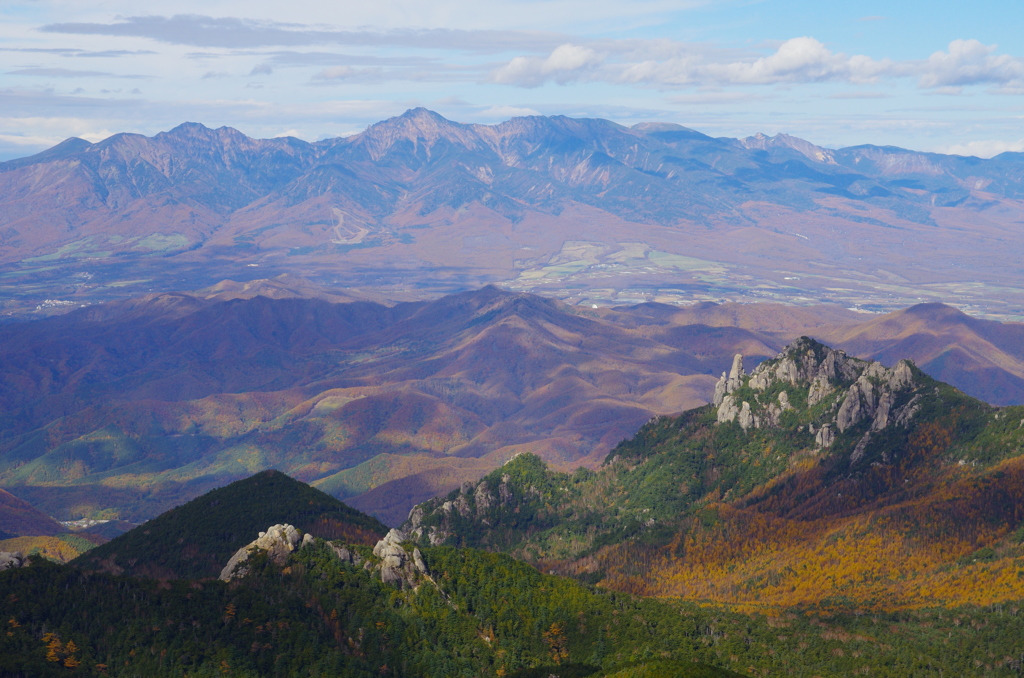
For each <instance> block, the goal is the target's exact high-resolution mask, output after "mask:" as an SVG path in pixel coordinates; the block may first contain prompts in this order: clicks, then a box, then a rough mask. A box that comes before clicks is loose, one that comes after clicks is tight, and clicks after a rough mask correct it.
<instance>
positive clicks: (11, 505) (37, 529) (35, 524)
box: [0, 490, 67, 539]
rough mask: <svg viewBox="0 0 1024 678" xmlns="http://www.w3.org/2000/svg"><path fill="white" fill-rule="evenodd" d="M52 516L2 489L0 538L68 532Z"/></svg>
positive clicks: (0, 497)
mask: <svg viewBox="0 0 1024 678" xmlns="http://www.w3.org/2000/svg"><path fill="white" fill-rule="evenodd" d="M66 531H67V530H65V529H64V526H63V525H61V524H60V523H58V522H57V521H56V520H54V519H53V518H51V517H50V516H48V515H46V514H45V513H42V512H40V511H37V510H36V509H34V508H32V505H31V504H29V503H28V502H27V501H23V500H21V499H18V498H17V497H15V496H14V495H13V494H11V493H10V492H8V491H6V490H0V539H9V538H11V537H22V536H52V535H55V534H60V533H61V532H66Z"/></svg>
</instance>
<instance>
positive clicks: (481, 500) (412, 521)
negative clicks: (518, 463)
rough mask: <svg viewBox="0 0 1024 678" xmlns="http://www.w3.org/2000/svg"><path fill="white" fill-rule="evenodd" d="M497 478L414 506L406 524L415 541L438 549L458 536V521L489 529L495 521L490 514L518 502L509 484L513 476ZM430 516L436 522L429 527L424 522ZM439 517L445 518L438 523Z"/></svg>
mask: <svg viewBox="0 0 1024 678" xmlns="http://www.w3.org/2000/svg"><path fill="white" fill-rule="evenodd" d="M494 475H495V474H491V475H490V476H487V477H486V478H484V479H482V480H481V481H480V482H479V483H477V484H476V485H474V484H473V483H470V482H465V483H463V484H462V487H461V488H460V489H458V490H456V491H454V492H452V493H451V494H449V495H448V496H447V497H442V498H438V499H434V500H431V501H429V502H426V503H424V504H420V505H418V506H415V507H413V509H412V511H410V512H409V519H408V520H407V521H406V526H407V527H408V530H409V535H410V537H411V538H412V539H413V540H414V541H423V542H425V543H428V544H430V545H431V546H437V545H439V544H443V543H445V541H446V540H447V539H448V538H449V537H450V536H451V535H452V534H453V533H454V531H455V524H456V523H458V522H465V521H469V522H479V523H480V524H482V525H484V526H487V527H490V526H492V523H493V519H492V518H491V517H489V516H490V514H492V513H495V512H499V513H500V512H501V509H502V508H506V507H508V506H510V505H511V504H512V503H513V501H514V496H513V491H512V489H511V486H510V484H509V481H510V480H511V477H510V476H509V475H508V474H507V473H502V474H501V476H500V479H499V480H498V482H497V483H495V482H493V477H494ZM427 514H430V515H431V516H432V517H433V518H434V519H435V521H433V522H431V523H430V524H425V523H424V522H423V520H424V517H425V516H426V515H427ZM438 516H440V517H441V519H440V521H439V522H437V521H436V519H437V517H438Z"/></svg>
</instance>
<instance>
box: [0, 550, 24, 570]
mask: <svg viewBox="0 0 1024 678" xmlns="http://www.w3.org/2000/svg"><path fill="white" fill-rule="evenodd" d="M16 567H28V558H26V557H25V556H24V555H23V554H22V553H21V552H20V551H0V571H3V570H13V569H14V568H16Z"/></svg>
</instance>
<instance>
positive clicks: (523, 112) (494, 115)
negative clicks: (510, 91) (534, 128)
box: [477, 106, 540, 120]
mask: <svg viewBox="0 0 1024 678" xmlns="http://www.w3.org/2000/svg"><path fill="white" fill-rule="evenodd" d="M527 115H540V113H539V112H538V111H535V110H533V109H532V108H526V107H523V106H491V107H490V108H485V109H484V110H482V111H480V113H478V114H477V117H480V118H487V119H501V120H507V119H508V118H516V117H521V116H527Z"/></svg>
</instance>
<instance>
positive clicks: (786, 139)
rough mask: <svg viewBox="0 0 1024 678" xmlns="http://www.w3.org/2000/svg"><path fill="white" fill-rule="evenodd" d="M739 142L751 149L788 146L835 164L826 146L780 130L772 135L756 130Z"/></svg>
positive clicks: (765, 149) (762, 149)
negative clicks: (817, 144) (823, 146)
mask: <svg viewBox="0 0 1024 678" xmlns="http://www.w3.org/2000/svg"><path fill="white" fill-rule="evenodd" d="M739 142H740V144H741V145H742V146H743V147H744V148H748V149H752V150H753V149H756V150H761V151H768V150H771V149H774V148H788V149H791V150H794V151H796V152H797V153H800V154H801V155H804V156H806V157H808V158H810V159H811V160H814V161H816V162H823V163H826V164H828V165H835V164H837V163H836V159H835V155H834V154H833V153H832V151H830V150H828V149H827V148H822V147H821V146H816V145H815V144H812V143H811V142H810V141H806V140H805V139H801V138H799V137H794V136H791V135H789V134H784V133H781V132H780V133H779V134H776V135H775V136H773V137H770V136H768V135H766V134H764V133H762V132H758V133H757V134H755V135H754V136H752V137H746V138H745V139H740V140H739Z"/></svg>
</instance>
